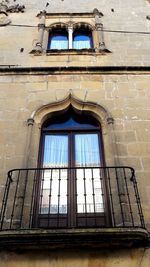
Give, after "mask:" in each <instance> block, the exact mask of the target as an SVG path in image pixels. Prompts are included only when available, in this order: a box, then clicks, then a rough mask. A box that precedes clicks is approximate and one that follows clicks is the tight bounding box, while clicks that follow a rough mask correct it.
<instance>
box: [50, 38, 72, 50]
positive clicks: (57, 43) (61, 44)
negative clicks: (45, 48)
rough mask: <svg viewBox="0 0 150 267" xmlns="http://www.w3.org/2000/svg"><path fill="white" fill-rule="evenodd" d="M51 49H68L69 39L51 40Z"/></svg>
mask: <svg viewBox="0 0 150 267" xmlns="http://www.w3.org/2000/svg"><path fill="white" fill-rule="evenodd" d="M50 49H60V50H61V49H68V40H65V41H64V40H53V39H52V40H51V44H50Z"/></svg>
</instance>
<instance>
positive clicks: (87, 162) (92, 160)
mask: <svg viewBox="0 0 150 267" xmlns="http://www.w3.org/2000/svg"><path fill="white" fill-rule="evenodd" d="M75 158H76V166H91V167H94V166H100V153H99V143H98V135H97V134H76V135H75Z"/></svg>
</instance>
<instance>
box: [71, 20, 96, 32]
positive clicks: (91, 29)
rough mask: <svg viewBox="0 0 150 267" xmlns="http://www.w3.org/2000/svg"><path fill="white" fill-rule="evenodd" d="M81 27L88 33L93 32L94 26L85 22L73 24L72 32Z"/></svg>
mask: <svg viewBox="0 0 150 267" xmlns="http://www.w3.org/2000/svg"><path fill="white" fill-rule="evenodd" d="M81 27H83V28H85V29H88V30H90V31H93V30H94V26H93V25H91V24H90V23H87V22H77V23H74V24H73V28H74V30H76V29H79V28H81Z"/></svg>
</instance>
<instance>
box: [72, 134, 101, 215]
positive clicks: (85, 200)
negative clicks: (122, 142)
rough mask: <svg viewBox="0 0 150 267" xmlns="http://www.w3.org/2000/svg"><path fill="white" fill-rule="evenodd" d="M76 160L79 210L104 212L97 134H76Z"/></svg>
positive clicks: (81, 211) (79, 211)
mask: <svg viewBox="0 0 150 267" xmlns="http://www.w3.org/2000/svg"><path fill="white" fill-rule="evenodd" d="M75 162H76V166H78V167H87V166H88V167H87V168H83V169H82V168H81V169H77V171H76V180H77V212H78V213H93V212H95V213H96V212H103V211H104V205H103V197H102V184H101V180H102V175H101V172H100V168H92V167H100V151H99V143H98V135H97V134H77V135H75Z"/></svg>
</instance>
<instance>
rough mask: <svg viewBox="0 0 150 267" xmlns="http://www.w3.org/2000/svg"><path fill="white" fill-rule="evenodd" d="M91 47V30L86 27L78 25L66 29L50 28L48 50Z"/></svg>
mask: <svg viewBox="0 0 150 267" xmlns="http://www.w3.org/2000/svg"><path fill="white" fill-rule="evenodd" d="M91 48H93V39H92V32H91V30H90V29H88V28H84V27H79V28H77V29H73V28H72V27H69V28H68V30H67V29H64V28H57V29H52V30H50V32H49V38H48V47H47V49H48V50H53V49H57V50H66V49H76V50H80V49H91Z"/></svg>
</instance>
